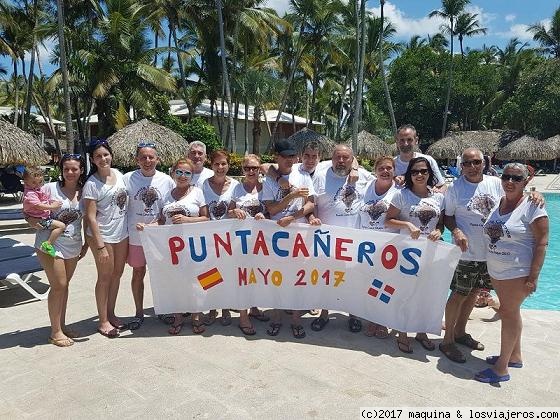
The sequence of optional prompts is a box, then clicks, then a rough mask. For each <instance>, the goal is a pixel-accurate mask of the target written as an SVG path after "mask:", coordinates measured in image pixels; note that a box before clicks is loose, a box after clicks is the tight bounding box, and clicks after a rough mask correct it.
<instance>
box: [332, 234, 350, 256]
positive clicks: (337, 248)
mask: <svg viewBox="0 0 560 420" xmlns="http://www.w3.org/2000/svg"><path fill="white" fill-rule="evenodd" d="M353 242H354V241H353V240H352V239H344V238H336V240H335V245H334V258H335V259H337V260H342V261H352V257H349V256H347V255H342V253H343V252H346V251H348V248H346V247H345V246H344V244H351V243H353Z"/></svg>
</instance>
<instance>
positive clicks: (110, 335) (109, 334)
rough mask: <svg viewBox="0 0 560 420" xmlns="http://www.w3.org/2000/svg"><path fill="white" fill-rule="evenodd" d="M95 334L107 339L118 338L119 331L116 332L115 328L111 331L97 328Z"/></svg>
mask: <svg viewBox="0 0 560 420" xmlns="http://www.w3.org/2000/svg"><path fill="white" fill-rule="evenodd" d="M97 332H98V333H99V334H101V335H102V336H104V337H107V338H117V337H118V336H119V330H117V329H116V328H113V329H112V330H109V331H103V330H101V329H99V328H98V329H97Z"/></svg>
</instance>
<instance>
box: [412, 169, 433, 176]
mask: <svg viewBox="0 0 560 420" xmlns="http://www.w3.org/2000/svg"><path fill="white" fill-rule="evenodd" d="M429 173H430V172H429V171H428V170H427V169H411V170H410V174H411V175H412V176H416V175H428V174H429Z"/></svg>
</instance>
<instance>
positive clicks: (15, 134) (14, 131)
mask: <svg viewBox="0 0 560 420" xmlns="http://www.w3.org/2000/svg"><path fill="white" fill-rule="evenodd" d="M48 161H49V155H47V153H46V152H45V150H44V149H43V148H42V147H41V145H40V144H39V143H38V142H37V140H36V139H35V137H33V136H32V135H31V134H29V133H26V132H25V131H23V130H21V129H19V128H17V127H16V126H15V125H13V124H10V123H9V122H7V121H4V120H2V119H1V118H0V166H8V165H16V164H24V165H43V164H45V163H48Z"/></svg>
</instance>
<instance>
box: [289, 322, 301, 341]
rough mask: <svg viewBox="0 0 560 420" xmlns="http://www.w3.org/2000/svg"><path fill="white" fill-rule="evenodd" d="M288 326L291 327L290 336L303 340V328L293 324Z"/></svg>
mask: <svg viewBox="0 0 560 420" xmlns="http://www.w3.org/2000/svg"><path fill="white" fill-rule="evenodd" d="M290 326H291V327H292V334H293V335H294V338H298V339H301V338H305V330H304V329H303V326H301V325H295V324H292V325H290Z"/></svg>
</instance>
